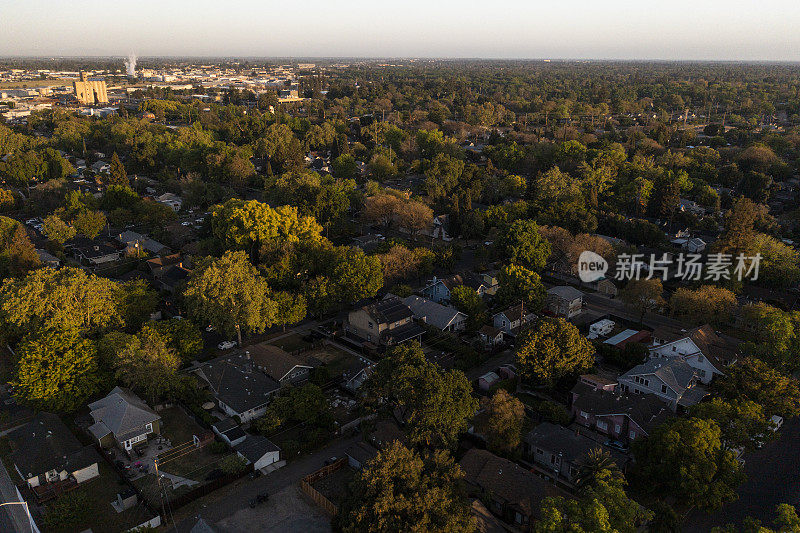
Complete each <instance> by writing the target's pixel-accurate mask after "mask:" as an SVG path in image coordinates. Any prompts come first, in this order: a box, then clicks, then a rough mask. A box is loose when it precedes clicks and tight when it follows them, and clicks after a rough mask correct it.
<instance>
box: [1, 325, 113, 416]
mask: <svg viewBox="0 0 800 533" xmlns="http://www.w3.org/2000/svg"><path fill="white" fill-rule="evenodd" d="M17 354H18V356H19V362H18V363H17V368H16V375H15V377H14V379H13V381H12V384H13V385H14V388H15V391H14V394H15V396H16V397H17V398H19V399H20V400H21V401H23V402H24V403H27V404H29V405H31V406H32V407H34V408H36V409H42V410H48V411H58V412H71V411H74V410H75V409H77V408H79V407H82V406H83V405H84V404H85V401H86V399H87V398H89V397H90V396H91V395H93V394H94V393H95V392H97V391H98V390H99V388H100V376H99V370H98V366H97V357H96V347H95V345H94V343H92V341H89V340H87V339H82V338H81V337H79V336H78V335H77V333H75V332H74V331H72V332H64V331H58V330H46V331H44V332H42V334H41V335H37V336H32V337H29V338H27V339H25V340H23V342H22V343H20V345H19V347H18V349H17Z"/></svg>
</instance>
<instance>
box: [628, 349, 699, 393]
mask: <svg viewBox="0 0 800 533" xmlns="http://www.w3.org/2000/svg"><path fill="white" fill-rule="evenodd" d="M645 374H652V375H655V376H658V377H659V378H660V379H661V380H662V381H663V382H664V383H666V384H667V385H668V386H669V387H671V388H672V389H673V390H675V391H676V392H677V393H678V394H680V393H682V392H683V391H684V390H686V389H687V388H688V387H689V385H691V383H692V379H693V378H694V377H695V375H696V371H695V369H694V368H692V367H691V366H690V365H689V363H687V362H686V361H684V360H683V359H681V358H679V357H675V358H664V357H655V358H653V359H649V360H647V361H645V362H644V363H642V364H641V365H637V366H635V367H633V368H631V369H630V370H628V371H627V372H625V374H623V377H630V376H637V375H638V376H641V375H645Z"/></svg>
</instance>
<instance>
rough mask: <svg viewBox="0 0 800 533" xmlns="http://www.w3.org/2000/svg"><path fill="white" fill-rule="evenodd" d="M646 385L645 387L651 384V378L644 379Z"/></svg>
mask: <svg viewBox="0 0 800 533" xmlns="http://www.w3.org/2000/svg"><path fill="white" fill-rule="evenodd" d="M644 386H645V387H649V386H650V380H649V379H645V380H644Z"/></svg>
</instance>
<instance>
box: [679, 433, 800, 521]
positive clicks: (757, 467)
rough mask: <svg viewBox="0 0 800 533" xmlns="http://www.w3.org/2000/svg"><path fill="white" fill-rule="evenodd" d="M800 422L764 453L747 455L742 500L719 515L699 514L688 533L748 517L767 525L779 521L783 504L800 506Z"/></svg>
mask: <svg viewBox="0 0 800 533" xmlns="http://www.w3.org/2000/svg"><path fill="white" fill-rule="evenodd" d="M799 444H800V419H798V418H794V419H792V420H788V421H786V423H785V424H784V425H783V429H782V430H781V435H780V438H779V439H778V440H777V441H775V442H771V443H769V444H767V445H766V446H764V447H763V448H762V449H760V450H756V451H754V452H751V453H748V454H745V456H744V459H745V465H744V466H745V472H746V473H747V481H746V482H745V483H743V484H742V486H741V487H740V488H739V491H738V493H739V499H738V500H737V501H735V502H732V503H729V504H728V505H726V506H724V507H723V508H722V509H720V510H719V511H717V512H715V513H711V514H708V513H703V512H699V511H695V512H693V513H691V514H690V515H689V518H688V519H687V520H686V524H685V526H684V531H686V532H687V533H705V532H707V531H710V530H711V528H712V527H714V526H724V525H725V524H728V523H733V524H735V525H737V526H740V525H741V524H742V520H744V519H745V518H746V517H748V516H752V517H753V518H758V519H759V520H761V521H762V522H764V523H765V524H768V523H771V522H772V520H773V519H774V518H775V507H776V506H778V504H781V503H789V504H791V505H794V506H800V447H799Z"/></svg>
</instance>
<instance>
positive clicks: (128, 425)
mask: <svg viewBox="0 0 800 533" xmlns="http://www.w3.org/2000/svg"><path fill="white" fill-rule="evenodd" d="M89 409H91V412H90V413H89V414H90V415H91V417H92V419H93V420H94V424H92V425H91V426H90V427H89V433H90V434H91V435H92V436H93V437H94V438H95V439H97V442H98V443H99V444H100V446H101V447H103V448H110V447H112V446H113V445H114V444H116V445H118V446H119V447H120V448H122V449H123V450H125V451H126V452H128V453H129V454H130V453H131V451H132V450H133V448H134V447H135V446H137V445H139V444H143V443H145V442H147V439H148V437H149V436H150V435H154V434H155V435H157V434H159V433H161V417H160V416H158V414H157V413H156V412H155V411H153V410H152V409H150V407H149V406H148V405H147V404H146V403H145V402H144V401H143V400H142V399H141V398H139V397H138V396H136V395H135V394H134V393H133V392H131V391H130V390H128V389H124V388H122V387H114V389H113V390H112V391H111V392H110V393H109V394H108V396H106V397H105V398H103V399H101V400H97V401H96V402H92V403H90V404H89Z"/></svg>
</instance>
